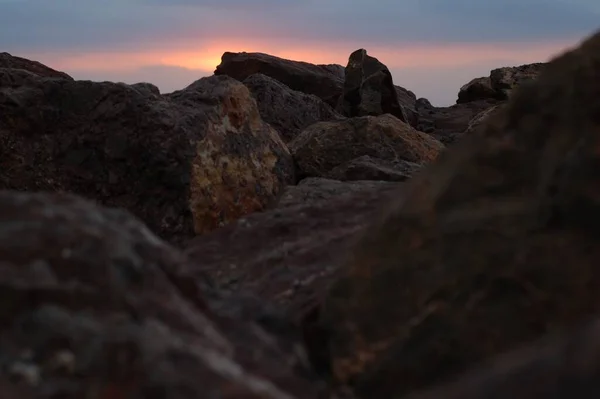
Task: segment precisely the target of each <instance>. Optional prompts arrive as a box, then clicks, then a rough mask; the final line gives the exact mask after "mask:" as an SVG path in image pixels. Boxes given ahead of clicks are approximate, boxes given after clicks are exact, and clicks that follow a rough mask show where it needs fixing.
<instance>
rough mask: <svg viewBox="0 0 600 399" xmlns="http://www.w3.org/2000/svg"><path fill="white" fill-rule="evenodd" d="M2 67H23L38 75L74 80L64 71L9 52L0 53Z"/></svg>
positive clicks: (0, 65)
mask: <svg viewBox="0 0 600 399" xmlns="http://www.w3.org/2000/svg"><path fill="white" fill-rule="evenodd" d="M0 69H21V70H24V71H28V72H31V73H33V74H34V75H36V76H41V77H46V78H60V79H69V80H73V78H72V77H70V76H69V75H67V74H66V73H64V72H60V71H57V70H54V69H52V68H50V67H47V66H46V65H44V64H42V63H40V62H37V61H32V60H28V59H26V58H21V57H16V56H14V55H11V54H9V53H0Z"/></svg>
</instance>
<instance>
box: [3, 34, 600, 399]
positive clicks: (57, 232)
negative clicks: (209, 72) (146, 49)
mask: <svg viewBox="0 0 600 399" xmlns="http://www.w3.org/2000/svg"><path fill="white" fill-rule="evenodd" d="M395 83H399V84H402V83H403V82H394V81H393V80H392V76H391V74H390V72H389V70H388V68H387V67H386V66H385V65H384V64H383V63H381V62H380V61H379V60H377V59H376V58H374V57H373V56H372V55H370V54H368V53H367V51H366V50H364V49H359V50H357V51H355V52H353V53H352V54H350V55H349V59H348V64H347V65H346V66H340V65H314V64H309V63H305V62H297V61H290V60H285V59H281V58H278V57H274V56H271V55H267V54H262V53H225V54H224V55H223V57H222V62H221V64H220V65H219V66H217V68H216V70H215V73H214V75H213V76H210V77H205V78H201V79H199V80H197V81H195V82H193V83H191V84H190V85H189V86H188V87H186V88H184V89H182V90H179V91H176V92H173V93H169V94H161V93H160V92H159V90H158V89H157V88H156V87H155V86H153V85H152V84H150V83H138V84H134V85H128V84H124V83H114V82H90V81H78V80H74V79H73V78H71V77H70V76H68V75H67V74H66V73H64V72H60V71H56V70H54V69H52V68H51V67H48V66H45V65H42V64H40V63H39V62H36V61H32V60H27V59H24V58H19V57H17V56H13V55H10V54H8V53H0V235H1V236H2V239H1V240H0V285H1V289H2V292H3V296H2V311H1V312H0V315H1V317H2V320H3V323H2V326H1V327H0V367H1V368H0V370H1V372H0V392H2V394H1V396H2V398H6V399H17V398H19V399H28V398H46V399H58V398H61V399H71V398H72V399H75V398H77V399H80V398H95V399H108V398H117V399H125V398H132V399H134V398H136V399H137V398H140V399H141V398H148V399H197V398H227V399H233V398H240V399H241V398H264V399H266V398H269V399H309V398H315V399H317V398H318V399H324V398H330V399H334V398H338V399H342V398H357V399H362V398H365V399H367V398H368V399H379V398H381V399H387V398H404V397H406V398H410V399H413V398H415V399H417V398H418V399H433V398H440V399H441V398H452V399H483V398H492V397H493V398H511V399H512V398H540V399H541V398H547V397H556V398H565V399H566V398H569V399H572V398H573V399H574V398H592V397H597V396H598V394H599V393H600V384H599V383H598V381H600V379H598V377H600V367H599V366H598V364H596V360H595V359H596V358H597V356H596V341H597V339H596V336H597V331H598V328H599V327H598V321H597V319H596V318H597V316H598V315H599V314H600V308H599V305H598V304H599V302H598V301H596V296H597V295H598V294H597V293H598V292H600V270H599V269H598V268H597V265H598V261H599V260H600V249H598V248H599V247H598V245H597V243H598V239H597V232H598V228H597V227H596V226H597V225H598V223H597V222H598V220H596V219H595V215H596V214H600V213H599V210H600V203H599V199H598V195H597V188H596V186H595V185H596V184H597V180H598V176H600V170H599V169H598V168H596V166H597V164H598V151H597V148H598V145H599V144H598V138H599V137H600V119H599V117H598V116H599V115H600V32H599V33H596V34H595V35H593V36H590V37H589V38H587V39H585V40H584V41H582V43H580V44H579V46H578V47H576V48H574V49H573V50H570V51H568V52H565V53H564V54H560V55H557V56H556V57H555V58H554V59H552V60H551V61H550V62H548V63H536V64H529V65H522V66H516V67H501V68H498V69H494V70H493V71H491V72H490V75H489V76H488V77H478V78H475V79H473V80H472V81H470V82H468V83H466V84H465V85H464V86H462V87H461V88H460V89H459V92H458V94H457V103H456V104H455V105H453V106H450V107H434V106H432V105H431V104H430V103H429V101H427V99H424V98H418V97H417V96H416V95H415V94H414V93H412V92H411V91H409V90H406V89H405V88H403V87H401V86H397V85H396V84H395ZM594 168H596V169H594Z"/></svg>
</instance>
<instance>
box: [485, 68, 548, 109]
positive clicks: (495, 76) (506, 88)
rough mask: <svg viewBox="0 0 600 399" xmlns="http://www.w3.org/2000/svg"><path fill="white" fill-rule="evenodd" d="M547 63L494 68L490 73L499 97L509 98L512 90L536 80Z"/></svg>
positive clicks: (492, 83) (502, 98) (493, 86)
mask: <svg viewBox="0 0 600 399" xmlns="http://www.w3.org/2000/svg"><path fill="white" fill-rule="evenodd" d="M545 66H546V63H541V62H538V63H534V64H525V65H520V66H517V67H504V68H497V69H494V70H493V71H492V72H491V73H490V81H491V85H492V88H493V89H494V91H495V92H496V93H497V95H498V98H499V99H501V100H507V99H508V98H509V97H510V95H511V93H512V91H513V90H514V89H515V88H517V87H519V86H521V85H522V84H524V83H526V82H530V81H532V80H535V79H536V78H537V77H538V75H539V74H540V72H541V71H542V70H543V69H544V67H545Z"/></svg>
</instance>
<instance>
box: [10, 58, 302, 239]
mask: <svg viewBox="0 0 600 399" xmlns="http://www.w3.org/2000/svg"><path fill="white" fill-rule="evenodd" d="M0 165H2V167H1V168H0V188H9V189H16V190H28V191H38V190H47V191H68V192H74V193H77V194H80V195H82V196H85V197H87V198H93V199H95V200H98V201H99V202H101V203H103V204H106V205H109V206H116V207H123V208H126V209H128V210H130V211H132V212H133V213H134V214H135V215H136V216H138V217H140V218H141V219H142V220H144V222H145V223H147V224H148V226H149V227H150V228H151V230H152V231H154V232H156V233H157V234H158V235H159V236H160V237H162V238H165V239H168V240H169V241H171V242H173V243H180V242H182V241H185V240H186V239H188V238H191V237H193V236H194V235H195V234H200V233H204V232H206V231H209V230H211V229H214V228H215V227H218V226H219V225H222V224H224V223H227V222H229V221H231V220H234V219H237V218H238V217H240V216H243V215H245V214H247V213H250V212H253V211H258V210H261V209H264V208H265V207H266V206H267V205H268V204H269V203H270V202H271V201H272V200H273V199H274V198H276V197H277V196H278V195H279V192H280V191H281V189H282V188H283V187H284V186H285V185H287V184H288V183H292V182H294V181H295V179H294V165H293V160H292V158H291V155H290V153H289V151H288V149H287V147H286V146H285V144H284V143H283V142H282V141H281V139H280V138H279V135H278V134H277V132H276V131H275V130H273V129H272V128H271V127H270V126H269V125H268V124H267V123H265V122H264V121H262V119H261V118H260V115H259V112H258V109H257V106H256V102H255V101H254V99H253V98H252V96H251V94H250V92H249V91H248V89H247V88H246V87H245V86H244V85H243V84H242V83H240V82H237V81H236V80H234V79H232V78H229V77H227V76H212V77H208V78H203V79H200V80H198V81H196V82H195V83H193V84H191V85H190V86H188V87H187V88H185V89H183V90H180V91H177V92H174V93H172V94H169V95H166V96H160V95H158V94H156V92H154V91H153V90H152V89H151V88H148V87H147V86H143V87H142V86H140V85H135V86H129V85H125V84H117V83H109V82H103V83H94V82H89V81H73V80H67V79H49V78H40V77H38V76H36V75H33V74H31V73H29V72H27V71H24V70H20V69H4V70H2V69H0Z"/></svg>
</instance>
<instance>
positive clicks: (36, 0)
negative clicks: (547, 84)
mask: <svg viewBox="0 0 600 399" xmlns="http://www.w3.org/2000/svg"><path fill="white" fill-rule="evenodd" d="M598 21H600V11H599V7H598V5H597V4H596V0H573V1H569V2H567V1H566V0H520V1H517V0H503V1H502V2H498V1H496V2H487V1H481V0H454V1H448V0H404V1H402V2H400V1H392V0H378V1H377V2H373V1H372V0H319V1H317V0H302V1H300V0H287V1H284V0H252V1H244V0H103V1H97V0H52V1H49V0H12V1H11V0H8V1H7V0H4V1H1V2H0V47H1V48H2V49H5V50H6V51H10V50H12V51H14V52H18V51H20V50H34V49H35V50H40V49H46V50H55V51H68V50H75V51H93V50H99V49H123V50H130V49H132V48H140V47H146V48H147V47H150V46H154V47H160V46H162V47H167V46H169V45H171V44H172V43H173V42H174V41H177V40H179V41H187V42H193V41H195V42H196V45H198V46H202V44H203V43H205V42H206V41H207V40H209V41H210V40H215V39H219V38H234V37H254V38H257V39H268V38H274V37H276V38H279V39H280V40H288V41H290V43H293V42H299V41H304V42H318V41H322V40H327V41H330V42H336V41H345V42H348V41H352V42H356V47H361V46H366V45H368V44H369V43H371V44H373V43H381V44H388V45H394V44H400V43H405V44H406V43H433V42H482V41H509V40H510V41H519V40H539V39H544V38H545V39H552V38H557V37H560V38H564V37H566V36H568V37H572V38H577V37H581V36H582V35H586V34H589V33H591V31H592V30H594V29H596V28H598V27H600V24H599V23H598Z"/></svg>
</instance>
